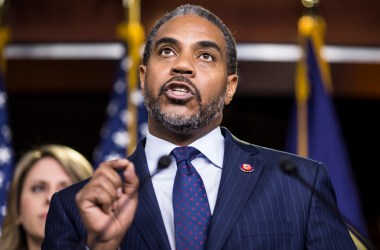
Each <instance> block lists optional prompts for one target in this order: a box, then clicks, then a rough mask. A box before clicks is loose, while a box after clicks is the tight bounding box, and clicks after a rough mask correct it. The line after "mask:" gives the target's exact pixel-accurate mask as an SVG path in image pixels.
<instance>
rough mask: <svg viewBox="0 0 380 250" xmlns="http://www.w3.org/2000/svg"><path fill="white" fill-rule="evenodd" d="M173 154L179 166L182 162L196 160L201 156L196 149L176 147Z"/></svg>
mask: <svg viewBox="0 0 380 250" xmlns="http://www.w3.org/2000/svg"><path fill="white" fill-rule="evenodd" d="M172 154H173V156H174V158H175V160H176V162H177V164H178V163H180V162H181V161H186V160H192V159H194V158H195V157H196V156H197V155H198V154H199V151H198V149H196V148H194V147H176V148H174V149H173V151H172Z"/></svg>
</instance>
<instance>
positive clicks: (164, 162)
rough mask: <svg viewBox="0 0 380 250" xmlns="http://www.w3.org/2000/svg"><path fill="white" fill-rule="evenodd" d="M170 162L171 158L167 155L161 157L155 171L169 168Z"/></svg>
mask: <svg viewBox="0 0 380 250" xmlns="http://www.w3.org/2000/svg"><path fill="white" fill-rule="evenodd" d="M171 162H172V158H170V156H168V155H163V156H161V157H160V159H159V160H158V163H157V170H161V169H165V168H167V167H169V165H170V163H171Z"/></svg>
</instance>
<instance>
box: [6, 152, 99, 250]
mask: <svg viewBox="0 0 380 250" xmlns="http://www.w3.org/2000/svg"><path fill="white" fill-rule="evenodd" d="M92 173H93V168H92V166H91V164H90V163H89V162H88V161H87V160H86V159H85V157H84V156H82V155H81V154H80V153H78V152H77V151H75V150H73V149H71V148H69V147H66V146H63V145H46V146H42V147H40V148H38V149H34V150H30V151H29V152H27V153H26V154H25V155H24V156H23V157H22V158H21V159H20V160H19V161H18V163H17V166H16V169H15V172H14V175H13V179H12V183H11V187H10V190H9V194H8V200H7V215H6V216H5V218H4V224H3V227H2V233H1V237H0V249H4V250H34V249H41V244H42V241H43V238H44V235H45V232H44V230H45V222H46V215H47V212H48V209H49V204H50V199H51V197H52V195H53V194H54V193H55V192H57V191H58V190H60V189H62V188H65V187H67V186H69V185H71V184H73V183H75V182H78V181H80V180H83V179H86V178H88V177H90V176H91V175H92Z"/></svg>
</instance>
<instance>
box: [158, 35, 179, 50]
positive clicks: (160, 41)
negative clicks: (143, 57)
mask: <svg viewBox="0 0 380 250" xmlns="http://www.w3.org/2000/svg"><path fill="white" fill-rule="evenodd" d="M163 43H165V44H171V45H176V44H178V41H177V40H176V39H174V38H170V37H162V38H160V39H158V40H157V42H156V43H155V45H154V47H155V48H157V47H158V46H159V45H160V44H163Z"/></svg>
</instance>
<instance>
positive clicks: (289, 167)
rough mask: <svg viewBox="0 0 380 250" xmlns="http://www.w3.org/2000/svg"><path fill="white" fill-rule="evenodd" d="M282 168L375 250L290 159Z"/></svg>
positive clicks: (368, 246)
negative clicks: (300, 172)
mask: <svg viewBox="0 0 380 250" xmlns="http://www.w3.org/2000/svg"><path fill="white" fill-rule="evenodd" d="M279 165H280V168H281V170H282V171H283V172H284V173H286V174H287V175H289V176H292V177H294V178H296V179H297V180H298V181H299V182H301V183H302V185H304V186H305V187H306V188H307V189H309V190H311V192H312V193H313V194H315V195H316V196H317V197H318V199H319V200H320V201H322V203H323V204H324V205H325V206H327V207H328V209H330V210H331V211H333V213H334V214H335V215H337V216H338V217H339V218H341V219H342V220H343V222H344V223H345V224H346V226H347V228H348V230H349V231H350V232H352V234H353V235H354V236H355V237H357V238H358V239H359V241H360V242H362V243H363V244H364V245H365V246H366V247H367V249H373V250H375V248H374V246H373V244H371V243H370V242H369V241H368V240H367V239H366V238H365V237H364V236H363V235H362V234H361V233H360V232H358V231H357V230H356V229H355V228H354V226H352V224H351V223H350V222H349V220H348V219H347V218H346V217H345V216H344V215H343V214H342V213H341V212H340V211H339V209H338V207H337V206H335V205H333V204H332V203H331V202H330V201H329V200H327V199H326V198H325V197H324V196H323V195H322V194H321V193H320V192H319V191H318V190H316V189H315V188H314V187H313V186H312V185H311V184H310V183H309V182H307V181H306V179H305V178H303V177H302V176H301V175H300V174H299V172H298V167H297V165H296V164H295V163H294V162H293V161H291V160H290V159H289V158H288V157H283V158H282V159H281V160H280V163H279Z"/></svg>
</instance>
